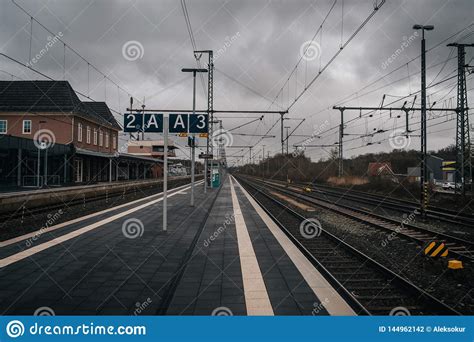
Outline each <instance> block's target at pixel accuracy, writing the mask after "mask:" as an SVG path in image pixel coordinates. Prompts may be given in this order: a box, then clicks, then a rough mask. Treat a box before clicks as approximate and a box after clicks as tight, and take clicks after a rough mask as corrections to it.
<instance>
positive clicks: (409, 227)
mask: <svg viewBox="0 0 474 342" xmlns="http://www.w3.org/2000/svg"><path fill="white" fill-rule="evenodd" d="M265 185H266V186H268V187H271V188H273V189H275V190H278V191H279V192H282V193H284V194H285V195H287V196H290V197H293V198H296V199H299V200H303V201H305V202H307V203H309V204H312V205H317V206H319V207H321V208H324V209H328V210H330V211H332V212H336V213H338V214H341V215H344V216H346V217H349V218H351V219H354V220H356V221H359V222H362V223H365V224H369V225H370V226H372V227H375V228H377V229H381V230H385V231H387V232H389V233H392V234H394V236H397V237H403V238H405V239H407V240H410V241H414V242H416V243H417V244H419V245H421V246H423V247H424V246H426V245H428V244H429V243H431V242H432V241H438V242H442V243H444V244H445V246H446V247H447V248H448V250H449V253H450V255H452V256H455V257H456V258H458V259H461V260H463V261H467V262H473V261H474V243H472V242H471V241H468V240H464V239H461V238H458V237H456V236H452V235H449V234H444V233H440V232H435V231H432V230H430V229H427V228H422V227H419V226H416V225H413V224H411V223H409V222H404V221H409V220H402V221H397V220H395V219H392V218H389V217H385V216H382V215H378V214H375V213H373V212H369V211H367V210H364V209H360V208H355V207H352V206H347V205H344V204H341V203H335V202H331V201H327V200H322V199H320V198H316V197H315V196H314V195H313V194H312V193H303V192H302V191H301V192H296V191H295V190H293V189H291V188H286V187H285V188H283V185H276V184H275V183H267V182H265Z"/></svg>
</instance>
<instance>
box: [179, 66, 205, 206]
mask: <svg viewBox="0 0 474 342" xmlns="http://www.w3.org/2000/svg"><path fill="white" fill-rule="evenodd" d="M181 71H182V72H192V73H193V115H195V114H196V73H197V72H207V69H196V68H183V69H181ZM195 139H196V137H195V136H194V134H193V136H192V144H191V145H192V146H191V206H192V207H193V206H194V151H195V141H196V140H195Z"/></svg>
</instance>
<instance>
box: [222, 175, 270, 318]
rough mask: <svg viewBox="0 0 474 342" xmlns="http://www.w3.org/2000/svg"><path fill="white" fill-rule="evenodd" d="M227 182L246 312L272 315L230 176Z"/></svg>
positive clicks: (253, 314) (250, 314)
mask: <svg viewBox="0 0 474 342" xmlns="http://www.w3.org/2000/svg"><path fill="white" fill-rule="evenodd" d="M229 182H230V191H231V195H232V206H233V208H234V218H235V230H236V231H237V244H238V247H239V258H240V267H241V269H242V280H243V284H244V295H245V305H246V307H247V314H248V315H249V316H256V315H259V316H273V315H274V313H273V309H272V304H271V303H270V298H268V292H267V288H266V287H265V282H264V281H263V276H262V272H261V271H260V266H259V265H258V261H257V256H256V255H255V251H254V249H253V246H252V241H251V240H250V235H249V232H248V230H247V225H246V224H245V221H244V217H243V215H242V211H241V210H240V205H239V200H238V198H237V195H236V193H235V189H234V185H233V183H232V180H231V179H230V178H229Z"/></svg>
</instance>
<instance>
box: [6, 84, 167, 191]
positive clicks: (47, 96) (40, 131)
mask: <svg viewBox="0 0 474 342" xmlns="http://www.w3.org/2000/svg"><path fill="white" fill-rule="evenodd" d="M120 130H121V127H120V126H119V125H118V123H117V121H116V120H115V118H114V116H113V115H112V113H111V111H110V110H109V108H108V106H107V105H106V104H105V103H104V102H82V101H80V99H79V98H78V96H77V95H76V93H75V91H74V90H73V89H72V87H71V85H70V84H69V82H67V81H0V179H1V181H0V182H1V184H0V185H1V186H3V187H11V186H42V185H63V184H71V183H91V182H100V181H112V180H119V179H138V178H148V177H151V175H152V173H151V171H150V169H151V167H152V166H153V165H156V164H157V163H158V161H157V160H154V159H152V158H146V157H140V156H133V155H129V154H120V153H118V134H119V131H120Z"/></svg>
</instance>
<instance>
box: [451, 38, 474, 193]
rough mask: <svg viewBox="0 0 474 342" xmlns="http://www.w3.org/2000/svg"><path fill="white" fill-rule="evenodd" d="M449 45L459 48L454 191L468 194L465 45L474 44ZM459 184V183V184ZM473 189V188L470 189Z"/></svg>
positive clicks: (469, 171) (469, 156)
mask: <svg viewBox="0 0 474 342" xmlns="http://www.w3.org/2000/svg"><path fill="white" fill-rule="evenodd" d="M448 46H452V47H456V48H457V50H458V91H457V111H456V173H455V178H454V180H455V183H456V184H455V186H454V189H455V190H454V191H455V192H458V191H459V190H461V193H462V195H463V197H464V196H466V185H467V184H468V180H471V187H472V164H471V141H470V134H469V133H470V132H469V113H468V109H469V108H468V104H467V87H466V73H465V68H466V67H467V65H466V61H465V57H466V51H465V47H473V46H474V44H459V43H451V44H448ZM458 184H459V185H458ZM470 190H472V189H470Z"/></svg>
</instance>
